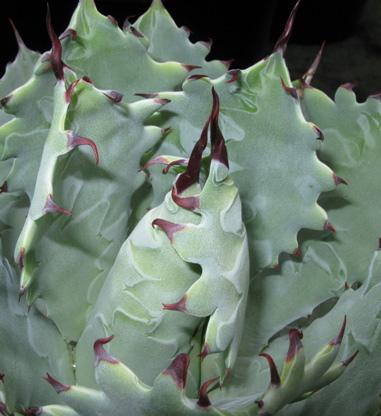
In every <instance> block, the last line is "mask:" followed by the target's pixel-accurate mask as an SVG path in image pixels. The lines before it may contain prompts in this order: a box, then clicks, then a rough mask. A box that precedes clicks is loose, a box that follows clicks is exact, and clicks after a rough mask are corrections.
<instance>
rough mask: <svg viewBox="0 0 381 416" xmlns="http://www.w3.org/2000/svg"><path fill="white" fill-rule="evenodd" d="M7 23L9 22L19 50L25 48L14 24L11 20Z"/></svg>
mask: <svg viewBox="0 0 381 416" xmlns="http://www.w3.org/2000/svg"><path fill="white" fill-rule="evenodd" d="M9 21H10V22H11V25H12V29H13V32H14V34H15V37H16V40H17V44H18V45H19V49H21V48H25V47H26V46H25V44H24V42H23V40H22V39H21V36H20V33H19V31H18V30H17V28H16V26H15V24H14V23H13V21H12V19H9Z"/></svg>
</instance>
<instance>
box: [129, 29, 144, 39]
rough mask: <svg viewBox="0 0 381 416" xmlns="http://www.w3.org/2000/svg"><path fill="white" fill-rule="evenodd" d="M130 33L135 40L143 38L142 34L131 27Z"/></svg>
mask: <svg viewBox="0 0 381 416" xmlns="http://www.w3.org/2000/svg"><path fill="white" fill-rule="evenodd" d="M129 32H130V33H132V34H133V35H134V36H136V37H137V38H144V35H143V33H141V32H139V31H138V30H136V29H135V28H134V27H133V26H130V30H129Z"/></svg>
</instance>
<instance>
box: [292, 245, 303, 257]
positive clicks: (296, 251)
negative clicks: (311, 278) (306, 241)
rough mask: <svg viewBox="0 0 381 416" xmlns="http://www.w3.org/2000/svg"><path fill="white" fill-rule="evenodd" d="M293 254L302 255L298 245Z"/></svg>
mask: <svg viewBox="0 0 381 416" xmlns="http://www.w3.org/2000/svg"><path fill="white" fill-rule="evenodd" d="M293 254H295V255H297V256H301V255H302V253H301V252H300V250H299V248H298V247H296V249H295V250H294V253H293Z"/></svg>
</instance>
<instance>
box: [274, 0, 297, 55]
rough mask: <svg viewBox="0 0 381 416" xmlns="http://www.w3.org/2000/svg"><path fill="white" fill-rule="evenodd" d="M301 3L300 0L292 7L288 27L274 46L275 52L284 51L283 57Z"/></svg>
mask: <svg viewBox="0 0 381 416" xmlns="http://www.w3.org/2000/svg"><path fill="white" fill-rule="evenodd" d="M299 3H300V0H298V2H297V3H296V4H295V6H294V8H293V9H292V11H291V14H290V17H289V18H288V20H287V23H286V27H285V29H284V31H283V33H282V35H281V36H280V38H279V39H278V41H277V43H276V44H275V47H274V51H273V53H277V52H282V57H283V58H284V55H285V52H286V49H287V43H288V41H289V39H290V36H291V32H292V26H293V24H294V20H295V16H296V12H297V10H298V7H299Z"/></svg>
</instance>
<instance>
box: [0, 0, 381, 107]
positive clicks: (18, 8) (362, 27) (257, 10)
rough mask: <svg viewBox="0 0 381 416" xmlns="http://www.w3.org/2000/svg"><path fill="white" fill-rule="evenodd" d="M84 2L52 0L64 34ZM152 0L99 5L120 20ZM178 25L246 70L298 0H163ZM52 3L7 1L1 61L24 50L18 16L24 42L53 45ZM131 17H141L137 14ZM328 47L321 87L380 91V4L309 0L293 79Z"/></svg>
mask: <svg viewBox="0 0 381 416" xmlns="http://www.w3.org/2000/svg"><path fill="white" fill-rule="evenodd" d="M77 3H78V2H77V0H65V1H57V0H51V1H49V4H50V8H51V14H52V23H53V26H54V28H55V31H56V32H57V33H58V34H60V33H62V32H63V31H64V30H65V29H66V28H67V25H68V23H69V20H70V17H71V15H72V13H73V11H74V9H75V8H76V6H77ZM150 3H151V0H96V5H97V8H98V10H99V11H100V12H101V13H102V14H104V15H112V16H114V17H115V18H116V19H117V21H118V22H119V25H120V26H122V24H123V21H124V19H125V18H126V17H128V16H133V15H135V16H136V17H138V16H140V15H141V14H142V13H144V12H145V11H146V10H147V8H148V7H149V5H150ZM163 4H164V5H165V7H166V8H167V9H168V11H169V13H170V14H171V16H172V18H173V19H174V20H175V22H176V23H177V25H178V26H182V25H185V26H187V27H188V28H189V29H190V30H191V31H192V34H191V37H190V39H191V41H193V42H196V41H199V40H204V41H207V40H208V39H209V38H211V39H212V40H213V47H212V51H211V54H210V55H209V56H208V59H222V60H229V59H233V58H234V59H235V60H234V62H233V64H232V66H231V68H246V67H248V66H250V65H252V64H253V63H255V62H256V61H258V60H260V59H262V58H263V57H264V56H266V55H268V54H269V53H271V51H272V48H273V46H274V44H275V42H276V39H277V38H278V37H279V35H280V34H281V33H282V31H283V28H284V25H285V23H286V21H287V18H288V15H289V13H290V11H291V10H292V8H293V6H294V4H295V0H267V1H266V0H262V1H258V0H246V1H243V0H230V1H229V2H226V3H225V2H222V1H221V0H202V1H201V0H163ZM45 16H46V0H33V1H27V2H25V0H22V1H21V0H14V1H13V2H10V1H9V2H6V3H5V2H2V5H1V15H0V39H1V41H0V42H1V49H0V50H1V62H0V73H1V74H3V73H4V70H5V66H6V64H7V62H9V61H12V60H13V59H14V57H15V55H16V53H17V43H16V40H15V37H14V34H13V30H12V27H11V25H10V23H9V20H8V19H9V18H11V19H12V20H13V22H14V24H15V25H16V27H17V28H18V30H19V32H20V35H21V37H22V39H23V40H24V43H25V44H26V45H27V46H28V47H29V48H30V49H34V50H38V51H39V52H44V51H46V50H49V49H50V47H51V45H50V41H49V36H48V34H47V31H46V26H45ZM130 20H131V21H132V22H133V21H134V19H130ZM323 41H326V47H325V51H324V54H323V59H322V62H321V65H320V68H319V70H318V72H317V74H316V77H315V80H314V81H315V82H314V83H313V84H314V85H315V86H316V87H318V88H321V89H323V90H324V91H325V92H327V93H328V94H329V95H331V96H333V94H334V91H335V89H336V87H338V86H339V85H341V84H343V83H346V82H355V83H356V82H357V87H356V89H355V91H356V93H357V96H358V99H359V100H363V99H365V98H366V96H367V95H369V94H371V93H374V92H376V91H378V90H381V1H380V0H364V1H362V0H357V1H356V2H354V3H351V5H350V6H349V3H348V1H347V0H335V1H332V0H319V1H314V0H302V1H301V3H300V7H299V10H298V13H297V16H296V21H295V24H294V29H293V34H292V37H291V40H290V44H289V48H288V50H287V55H286V60H287V63H288V66H289V69H290V72H291V75H292V77H293V78H294V79H295V78H296V77H299V76H301V75H302V74H303V73H304V72H305V71H306V69H307V68H308V67H309V65H310V64H311V62H312V60H313V58H314V56H315V55H316V53H317V52H318V50H319V48H320V45H321V44H322V42H323Z"/></svg>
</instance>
